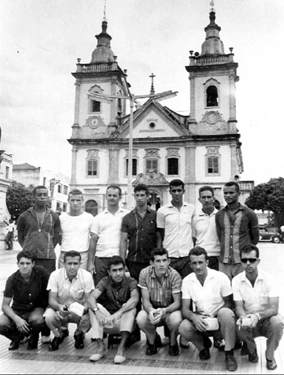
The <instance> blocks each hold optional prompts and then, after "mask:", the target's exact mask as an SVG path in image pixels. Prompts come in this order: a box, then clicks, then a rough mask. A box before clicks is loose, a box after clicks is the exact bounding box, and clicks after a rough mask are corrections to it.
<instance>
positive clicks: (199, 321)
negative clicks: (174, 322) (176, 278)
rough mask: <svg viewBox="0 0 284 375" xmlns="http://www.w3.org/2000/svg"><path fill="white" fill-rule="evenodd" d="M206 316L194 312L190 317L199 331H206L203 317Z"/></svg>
mask: <svg viewBox="0 0 284 375" xmlns="http://www.w3.org/2000/svg"><path fill="white" fill-rule="evenodd" d="M206 318H207V316H205V315H199V314H194V315H193V317H192V322H193V324H194V325H195V327H196V329H197V330H198V331H200V332H206V328H207V325H206V322H205V321H204V319H206Z"/></svg>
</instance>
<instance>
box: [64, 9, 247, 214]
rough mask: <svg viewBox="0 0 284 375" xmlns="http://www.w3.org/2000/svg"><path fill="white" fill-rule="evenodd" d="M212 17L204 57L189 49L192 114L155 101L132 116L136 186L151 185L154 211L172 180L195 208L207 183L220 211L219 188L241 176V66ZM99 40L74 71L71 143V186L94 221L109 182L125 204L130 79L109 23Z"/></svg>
mask: <svg viewBox="0 0 284 375" xmlns="http://www.w3.org/2000/svg"><path fill="white" fill-rule="evenodd" d="M215 18H216V15H215V11H214V10H211V12H210V15H209V19H210V22H209V24H208V26H207V27H205V29H204V30H205V33H206V35H205V41H204V42H203V44H202V46H201V53H198V52H195V53H194V52H193V51H190V56H189V65H188V66H186V71H187V73H186V72H185V74H188V77H189V82H190V112H191V113H190V114H189V115H187V116H183V115H180V114H178V113H176V112H174V111H173V110H171V109H170V108H168V107H166V106H163V105H162V104H161V103H159V101H157V100H155V96H153V97H152V98H151V95H150V97H149V99H148V100H147V101H146V102H145V103H144V104H143V105H142V106H140V107H137V108H136V110H135V111H134V113H133V152H132V186H133V187H134V186H135V185H137V184H138V183H145V184H147V185H148V186H149V188H150V192H151V198H150V199H149V201H150V203H151V207H152V208H153V209H158V208H159V207H160V205H164V204H166V203H168V201H169V199H170V196H169V193H168V185H169V182H170V181H171V180H172V179H175V178H179V179H181V180H183V181H184V183H185V197H184V199H185V201H187V202H189V203H193V204H194V205H196V204H197V202H198V189H199V188H200V187H201V186H202V185H205V184H206V185H207V184H209V185H211V186H213V187H214V189H215V196H216V198H217V201H218V203H219V204H220V205H221V206H222V205H223V204H224V202H223V197H222V194H221V189H222V186H223V185H224V183H226V182H227V181H230V180H234V179H237V178H238V176H239V175H240V174H241V173H242V171H243V161H242V153H241V142H240V133H239V131H238V129H237V126H236V124H237V119H236V95H235V94H236V86H235V85H236V82H237V81H238V79H239V77H238V76H237V67H238V64H237V63H236V62H234V54H233V49H232V48H230V53H227V54H226V53H225V51H224V46H223V42H222V41H221V39H220V35H219V33H220V30H221V28H220V27H219V26H218V25H217V24H216V23H215ZM96 38H97V46H96V48H95V50H94V51H93V53H92V59H91V62H90V63H86V64H85V63H81V60H80V59H78V61H77V69H76V72H74V73H72V75H73V76H74V77H75V80H76V81H75V87H76V89H75V91H76V93H75V114H74V124H73V126H72V135H71V138H70V139H68V141H69V142H70V144H71V145H72V174H71V181H70V188H71V189H72V188H78V189H80V190H82V191H83V194H84V201H85V205H86V207H85V209H86V211H88V212H91V213H93V214H94V215H95V214H96V213H98V212H101V211H102V210H103V209H104V208H105V206H106V200H105V192H106V187H107V186H108V185H109V184H118V185H119V186H121V188H122V191H123V193H124V196H123V198H122V204H123V205H125V206H126V202H127V199H126V198H127V197H126V194H127V193H126V192H127V183H128V154H129V126H130V116H129V115H128V114H126V107H127V104H126V102H127V98H125V97H127V95H128V91H127V85H129V84H128V83H127V81H126V77H127V74H126V70H123V69H121V68H120V66H119V65H118V62H117V56H115V55H114V53H113V51H112V49H111V39H112V38H111V36H110V35H109V34H108V33H107V22H106V20H104V21H103V22H102V31H101V33H100V34H99V35H96ZM129 86H130V85H129ZM152 88H153V86H152ZM100 95H101V97H100ZM105 96H106V97H107V96H110V97H112V99H111V100H110V99H108V98H105ZM114 96H117V97H118V98H117V99H114V98H113V97H114ZM134 205H135V202H134V199H132V204H131V207H134ZM128 208H130V207H128Z"/></svg>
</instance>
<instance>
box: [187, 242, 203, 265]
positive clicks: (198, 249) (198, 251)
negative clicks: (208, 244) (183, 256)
mask: <svg viewBox="0 0 284 375" xmlns="http://www.w3.org/2000/svg"><path fill="white" fill-rule="evenodd" d="M191 255H195V256H198V257H199V256H200V255H205V260H207V259H208V255H207V251H206V250H205V249H204V248H203V247H201V246H196V247H193V248H192V249H191V250H190V252H189V254H188V259H189V261H190V262H191V260H190V256H191Z"/></svg>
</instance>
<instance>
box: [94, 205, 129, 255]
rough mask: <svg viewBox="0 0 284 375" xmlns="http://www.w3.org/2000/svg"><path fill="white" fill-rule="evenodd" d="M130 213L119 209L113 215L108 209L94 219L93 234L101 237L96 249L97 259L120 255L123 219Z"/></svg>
mask: <svg viewBox="0 0 284 375" xmlns="http://www.w3.org/2000/svg"><path fill="white" fill-rule="evenodd" d="M128 212H129V211H128V210H125V209H124V208H119V209H118V211H117V212H116V213H115V214H112V213H111V212H109V210H108V209H107V208H106V209H105V210H104V211H103V212H101V213H100V214H98V215H97V216H95V217H94V219H93V222H92V227H91V232H92V233H94V234H96V235H97V236H98V237H99V238H98V241H97V247H96V257H99V258H100V257H101V258H109V257H112V256H114V255H119V244H120V230H121V224H122V219H123V217H124V216H125V215H126V214H127V213H128Z"/></svg>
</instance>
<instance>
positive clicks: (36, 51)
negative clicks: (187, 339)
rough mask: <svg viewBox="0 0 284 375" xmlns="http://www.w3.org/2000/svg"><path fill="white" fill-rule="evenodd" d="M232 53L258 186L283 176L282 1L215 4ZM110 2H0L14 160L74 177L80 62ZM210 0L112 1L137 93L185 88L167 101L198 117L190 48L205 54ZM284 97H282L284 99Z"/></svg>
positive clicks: (247, 172) (220, 0) (112, 29)
mask: <svg viewBox="0 0 284 375" xmlns="http://www.w3.org/2000/svg"><path fill="white" fill-rule="evenodd" d="M214 2H215V5H214V8H215V11H216V23H217V24H218V25H219V26H220V27H221V32H220V37H221V40H222V41H223V43H224V47H225V53H229V47H233V48H234V50H233V52H234V60H235V62H237V63H238V64H239V67H238V70H237V73H238V76H239V77H240V80H239V82H237V84H236V85H237V93H236V95H237V99H236V104H237V120H238V123H237V128H238V130H239V132H240V134H241V139H240V140H241V142H242V153H243V161H244V173H243V174H242V175H241V180H254V181H255V183H256V184H259V183H262V182H267V181H268V180H269V179H270V178H272V177H279V176H282V177H284V172H283V167H282V165H281V160H282V159H281V157H283V147H284V145H283V139H284V137H283V136H284V130H283V126H284V122H283V109H282V108H283V107H284V100H283V87H284V74H283V61H284V48H283V37H284V1H283V0H215V1H214ZM104 4H105V2H104V0H0V17H1V18H0V48H1V51H0V116H1V122H0V126H1V128H2V139H1V145H0V149H2V150H5V151H6V152H7V153H9V154H13V162H14V163H15V164H18V163H25V162H26V163H29V164H32V165H34V166H35V167H39V166H42V167H44V168H47V169H50V170H53V171H54V172H58V173H63V174H65V175H69V176H70V175H71V145H70V144H69V143H68V141H67V139H69V138H70V137H71V126H72V124H73V122H74V102H75V86H74V83H75V78H74V77H73V76H72V75H71V72H75V71H76V62H77V58H81V63H90V61H91V54H92V52H93V50H94V49H95V48H96V42H97V40H96V38H95V35H98V34H99V33H100V32H101V23H102V19H103V16H104ZM209 4H210V1H209V0H107V5H106V18H107V21H108V33H109V34H110V35H111V36H112V41H111V47H112V50H113V52H114V54H115V55H117V61H118V64H119V66H120V67H121V68H122V69H127V74H128V82H129V83H130V84H131V92H132V93H133V94H135V95H141V94H142V95H143V94H148V93H149V92H150V86H151V80H150V78H149V75H150V74H151V73H154V74H155V75H156V78H155V81H154V84H155V91H156V93H158V92H162V91H165V90H173V91H178V96H177V97H175V98H172V99H168V100H164V101H163V102H161V104H163V105H166V106H168V107H170V108H171V109H173V110H174V111H177V112H179V113H181V114H183V115H187V114H189V113H190V105H189V99H190V98H189V80H188V73H187V71H186V70H185V66H187V65H189V50H193V51H197V52H199V53H200V52H201V44H202V43H203V42H204V40H205V31H204V27H206V26H207V25H208V23H209V11H210V5H209ZM281 95H282V96H281ZM279 163H280V164H279Z"/></svg>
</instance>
